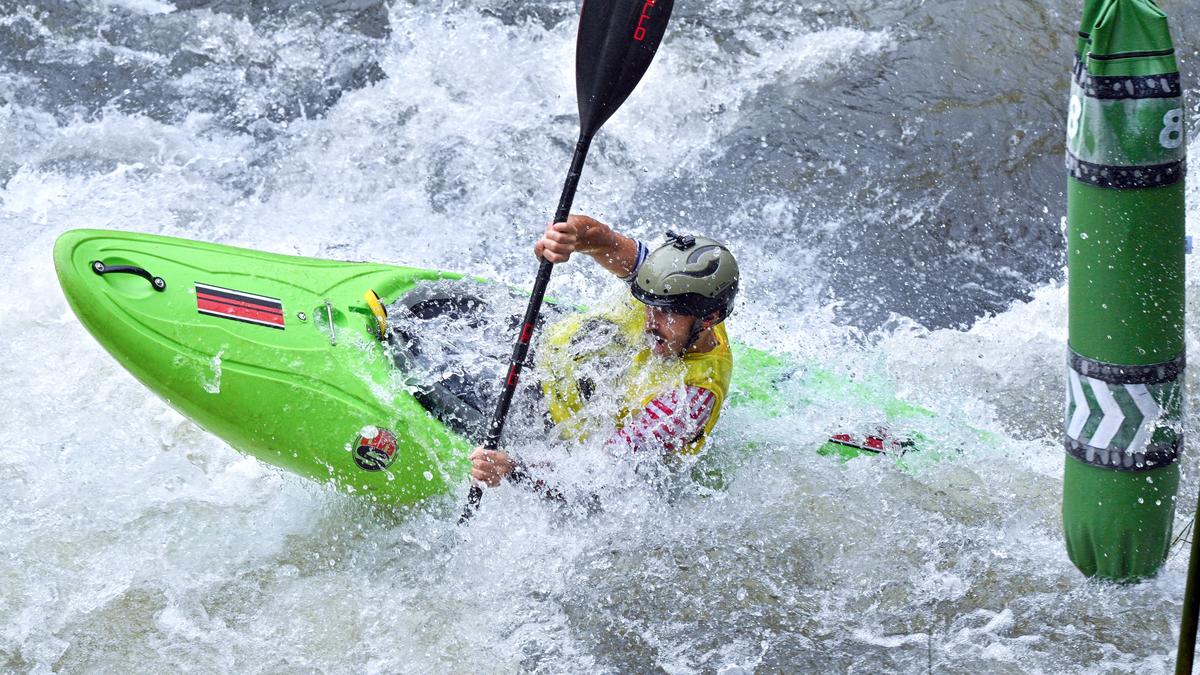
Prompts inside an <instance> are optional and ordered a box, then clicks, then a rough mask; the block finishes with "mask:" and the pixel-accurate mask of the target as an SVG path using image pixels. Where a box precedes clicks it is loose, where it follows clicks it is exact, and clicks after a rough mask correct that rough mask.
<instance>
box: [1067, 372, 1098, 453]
mask: <svg viewBox="0 0 1200 675" xmlns="http://www.w3.org/2000/svg"><path fill="white" fill-rule="evenodd" d="M1069 374H1070V380H1071V396H1072V397H1073V398H1074V399H1075V414H1074V415H1071V423H1070V424H1069V425H1068V426H1067V436H1069V437H1071V438H1073V439H1075V440H1077V441H1078V440H1079V433H1080V432H1082V431H1083V425H1085V424H1087V421H1088V417H1090V416H1091V414H1092V409H1091V408H1089V407H1088V404H1087V397H1086V396H1084V395H1083V386H1082V385H1081V384H1079V373H1077V372H1075V371H1074V370H1071V371H1069Z"/></svg>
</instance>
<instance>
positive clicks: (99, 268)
mask: <svg viewBox="0 0 1200 675" xmlns="http://www.w3.org/2000/svg"><path fill="white" fill-rule="evenodd" d="M92 271H93V272H95V273H96V274H97V275H99V276H104V275H105V274H136V275H137V276H139V277H141V278H143V279H145V280H146V281H149V282H150V285H151V286H153V287H154V290H156V291H158V292H159V293H161V292H163V291H165V290H167V282H166V281H163V278H162V277H156V276H154V275H153V274H151V273H149V272H147V271H146V270H144V269H142V268H141V267H135V266H133V265H113V266H112V267H109V266H108V265H105V264H104V263H103V262H100V261H99V260H93V261H92Z"/></svg>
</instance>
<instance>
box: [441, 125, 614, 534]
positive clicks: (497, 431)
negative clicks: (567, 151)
mask: <svg viewBox="0 0 1200 675" xmlns="http://www.w3.org/2000/svg"><path fill="white" fill-rule="evenodd" d="M591 145H592V138H591V136H590V135H584V134H580V136H579V141H578V142H577V143H576V144H575V154H574V155H573V156H572V157H571V168H570V170H568V171H567V179H566V181H564V183H563V189H562V195H561V196H560V197H559V198H558V209H557V210H555V212H554V221H553V222H555V223H562V222H565V221H566V220H567V217H568V216H570V215H571V203H572V202H574V201H575V190H576V188H578V187H579V176H580V175H581V174H582V173H583V163H584V161H585V160H586V159H587V153H588V148H590V147H591ZM553 270H554V263H552V262H548V261H546V260H542V264H541V265H539V266H538V273H537V278H536V279H535V280H534V282H533V292H532V293H530V295H529V304H528V305H526V306H525V319H524V320H523V321H522V322H521V332H520V334H518V336H517V342H516V344H515V345H513V353H512V358H511V359H510V360H509V362H508V375H507V376H505V378H504V389H503V391H501V392H500V400H499V401H498V402H497V403H496V410H495V411H494V412H493V413H492V420H491V422H490V423H489V424H488V430H487V436H486V437H485V438H484V441H483V447H485V448H487V449H488V450H495V449H496V448H498V447H499V446H500V436H501V434H503V433H504V422H505V421H506V420H507V419H508V410H509V408H510V407H512V399H513V394H514V393H516V391H517V382H518V381H519V380H520V379H521V371H522V370H523V369H524V368H525V359H526V357H528V356H529V344H530V342H531V341H532V340H533V332H534V328H535V327H536V326H537V320H538V315H539V314H541V312H542V300H544V299H545V297H546V286H547V285H549V284H550V273H551V272H552V271H553ZM522 475H523V474H522ZM482 499H483V488H481V487H479V486H478V485H472V486H471V492H470V494H468V495H467V508H466V510H465V511H464V512H463V515H462V518H461V519H460V522H461V521H462V520H466V519H467V518H470V517H471V515H472V514H473V512H474V511H475V509H477V508H478V507H479V503H480V501H481V500H482Z"/></svg>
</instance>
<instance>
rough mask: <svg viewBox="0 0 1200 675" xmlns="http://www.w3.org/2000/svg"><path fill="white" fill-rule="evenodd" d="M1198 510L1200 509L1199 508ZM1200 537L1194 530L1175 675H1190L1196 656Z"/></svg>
mask: <svg viewBox="0 0 1200 675" xmlns="http://www.w3.org/2000/svg"><path fill="white" fill-rule="evenodd" d="M1197 508H1200V506H1198V507H1197ZM1197 586H1200V536H1197V532H1196V530H1195V528H1194V527H1193V529H1192V554H1191V558H1189V559H1188V575H1187V586H1186V587H1185V588H1184V591H1183V619H1182V621H1181V622H1180V624H1179V652H1178V654H1177V655H1176V657H1175V675H1190V673H1191V672H1192V662H1193V659H1194V658H1195V656H1196V618H1197V616H1198V615H1200V598H1197V597H1196V594H1197V590H1198V589H1197Z"/></svg>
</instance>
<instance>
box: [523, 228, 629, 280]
mask: <svg viewBox="0 0 1200 675" xmlns="http://www.w3.org/2000/svg"><path fill="white" fill-rule="evenodd" d="M644 249H645V246H643V245H640V244H639V243H638V242H637V240H635V239H631V238H629V237H626V236H625V235H623V234H621V233H620V232H617V231H616V230H614V229H612V228H611V227H609V226H608V225H605V224H604V223H602V222H600V221H598V220H596V219H595V218H590V217H588V216H580V215H574V214H573V215H571V216H570V217H568V218H567V222H565V223H552V224H551V225H550V226H549V227H547V228H546V232H545V233H544V234H543V235H542V238H541V239H539V240H538V242H537V243H536V244H534V246H533V253H534V255H536V256H537V257H538V258H542V259H545V260H547V261H549V262H552V263H554V264H558V263H564V262H566V261H567V260H569V259H570V258H571V254H572V253H586V254H588V255H589V256H591V257H592V258H593V259H594V260H595V261H596V262H598V263H600V266H601V267H603V268H604V269H606V270H608V271H609V272H612V273H613V274H615V275H617V276H618V277H621V278H622V279H626V278H628V277H630V276H632V275H633V272H634V270H636V269H637V264H638V262H639V259H642V258H645V254H644V253H642V250H644Z"/></svg>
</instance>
